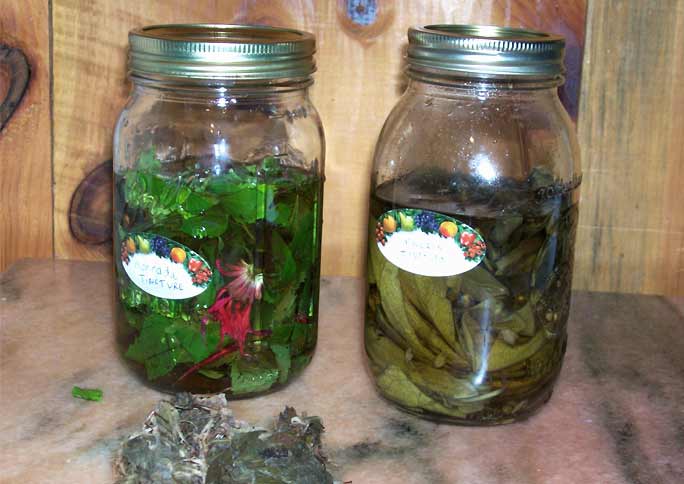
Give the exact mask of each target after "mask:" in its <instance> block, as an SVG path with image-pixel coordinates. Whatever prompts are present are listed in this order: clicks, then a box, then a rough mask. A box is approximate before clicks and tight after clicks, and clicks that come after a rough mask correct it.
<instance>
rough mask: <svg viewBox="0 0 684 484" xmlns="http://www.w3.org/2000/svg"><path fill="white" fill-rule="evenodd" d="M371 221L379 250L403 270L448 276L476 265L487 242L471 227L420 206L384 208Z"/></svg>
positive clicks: (481, 257) (480, 259)
mask: <svg viewBox="0 0 684 484" xmlns="http://www.w3.org/2000/svg"><path fill="white" fill-rule="evenodd" d="M375 221H376V224H375V240H376V242H377V247H378V249H379V251H380V253H381V254H382V255H383V256H384V257H385V258H386V259H387V260H388V261H389V262H390V263H392V264H394V265H395V266H397V267H398V268H399V269H402V270H404V271H406V272H410V273H413V274H418V275H421V276H433V277H450V276H454V275H457V274H462V273H464V272H467V271H469V270H471V269H473V268H475V266H477V265H478V264H479V263H480V262H481V261H482V259H483V258H484V256H485V252H486V249H487V246H486V244H485V242H484V240H483V239H482V237H481V236H480V235H479V234H478V233H477V231H476V230H475V229H473V228H472V227H470V226H468V225H466V224H464V223H463V222H461V221H459V220H457V219H455V218H453V217H450V216H449V215H445V214H443V213H439V212H433V211H431V210H425V209H420V208H400V209H393V210H388V211H387V212H385V213H383V214H382V215H380V216H379V217H378V218H377V219H376V220H375Z"/></svg>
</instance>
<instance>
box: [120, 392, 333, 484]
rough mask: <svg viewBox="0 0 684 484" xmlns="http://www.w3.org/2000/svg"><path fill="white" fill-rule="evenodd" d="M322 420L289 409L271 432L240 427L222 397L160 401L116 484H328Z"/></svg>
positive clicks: (123, 452) (131, 440)
mask: <svg viewBox="0 0 684 484" xmlns="http://www.w3.org/2000/svg"><path fill="white" fill-rule="evenodd" d="M322 433H323V424H322V423H321V420H320V419H319V418H318V417H306V416H299V415H297V412H296V411H295V410H294V409H293V408H291V407H286V408H285V410H284V411H283V412H282V413H281V414H280V416H279V417H278V420H277V421H276V423H275V426H274V428H273V429H271V430H267V429H263V428H258V427H254V426H252V425H250V424H248V423H246V422H241V421H239V420H236V419H235V418H234V417H233V415H232V412H231V410H230V409H229V408H228V402H227V400H226V398H225V396H224V395H216V396H198V395H190V394H188V393H182V394H178V395H177V396H176V397H175V398H174V399H173V400H172V401H167V400H162V401H160V402H159V403H158V404H157V406H156V407H155V409H154V410H153V411H152V413H150V415H149V416H148V417H147V419H146V420H145V422H144V423H143V428H142V431H140V432H137V433H135V434H133V435H131V436H130V437H128V438H127V439H126V440H125V441H124V442H123V444H122V445H121V449H120V451H119V454H118V456H117V459H116V463H115V467H116V472H117V478H118V480H117V481H116V482H117V484H153V483H154V484H159V483H174V484H176V483H177V484H248V483H249V484H252V483H265V484H266V483H267V484H325V483H330V484H332V483H334V480H333V477H332V475H331V474H330V473H329V472H328V471H327V470H326V466H325V464H326V459H325V457H324V456H323V452H322V444H321V435H322Z"/></svg>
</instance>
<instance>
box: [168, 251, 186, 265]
mask: <svg viewBox="0 0 684 484" xmlns="http://www.w3.org/2000/svg"><path fill="white" fill-rule="evenodd" d="M170 257H171V260H172V261H174V262H176V263H178V264H182V263H183V262H184V261H185V257H186V254H185V251H184V250H183V249H181V248H180V247H174V248H173V249H171V254H170Z"/></svg>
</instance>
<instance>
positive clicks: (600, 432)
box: [0, 260, 684, 484]
mask: <svg viewBox="0 0 684 484" xmlns="http://www.w3.org/2000/svg"><path fill="white" fill-rule="evenodd" d="M321 291H322V295H321V316H320V339H319V347H318V350H317V354H316V357H315V358H314V360H313V362H312V364H311V365H310V367H309V368H308V369H307V370H306V371H305V372H304V373H303V375H302V376H301V377H300V378H299V379H297V380H296V381H294V382H293V383H292V384H291V385H289V386H288V387H287V388H285V389H284V390H282V391H280V392H277V393H274V394H271V395H268V396H264V397H260V398H255V399H251V400H240V401H236V402H233V403H232V404H231V406H232V408H233V411H234V414H235V416H236V417H237V418H239V419H243V420H248V421H250V422H252V423H257V424H261V425H266V424H268V423H269V421H270V420H271V419H273V418H274V417H275V416H276V415H277V413H278V412H280V411H281V410H282V409H283V407H284V406H285V405H286V404H287V405H293V406H294V407H296V408H297V409H298V410H300V411H306V412H307V413H308V414H310V415H311V414H313V415H319V416H321V417H322V418H323V421H324V423H325V426H326V429H327V432H326V434H325V438H324V444H325V448H326V449H327V453H328V455H329V457H330V459H331V462H332V471H333V473H334V474H335V475H336V477H337V478H338V479H342V480H345V481H352V482H353V483H354V484H373V483H382V484H393V483H401V484H410V483H429V484H442V483H445V484H446V483H468V484H478V483H525V484H530V483H545V484H547V483H572V484H575V483H649V484H650V483H663V482H672V483H675V482H677V483H680V482H682V479H684V477H683V476H684V403H683V402H684V351H682V346H683V344H684V317H683V316H682V314H681V312H680V309H677V306H679V307H680V308H681V307H682V301H681V300H678V301H668V300H666V299H663V298H660V297H653V296H634V295H618V294H605V293H577V294H575V296H574V300H573V310H572V316H571V321H570V323H569V343H568V353H567V356H566V360H565V366H564V368H563V371H562V374H561V378H560V381H559V383H558V386H557V387H556V391H555V393H554V395H553V397H552V398H551V401H550V402H549V403H548V404H547V405H546V406H545V407H544V408H543V409H542V411H541V412H540V413H538V414H537V415H536V416H534V417H533V418H532V419H530V420H528V421H527V422H524V423H518V424H512V425H508V426H503V427H487V428H465V427H456V426H449V425H439V424H435V423H432V422H428V421H424V420H420V419H418V418H415V417H412V416H410V415H407V414H404V413H402V412H400V411H398V410H396V409H395V408H394V407H392V406H391V405H389V404H387V403H385V401H383V400H382V399H380V398H379V397H378V396H377V394H376V393H375V391H374V388H373V386H372V384H371V381H370V379H369V376H368V373H367V370H366V367H365V363H364V355H363V346H362V332H361V330H362V324H363V323H362V314H363V291H364V285H363V282H362V281H361V280H358V279H349V278H328V279H324V281H323V282H322V287H321ZM111 304H112V285H111V271H110V269H109V266H108V265H107V264H104V263H89V262H52V261H35V260H34V261H23V262H20V263H18V264H15V265H14V266H13V267H11V268H10V269H9V270H8V271H7V272H5V273H3V274H1V275H0V344H1V346H0V362H1V363H0V412H1V413H0V415H1V417H2V418H1V419H0V435H2V438H1V439H0V482H3V483H22V484H28V483H48V482H49V483H70V484H71V483H88V484H90V483H106V482H111V481H112V478H113V471H112V465H111V462H112V457H113V455H114V453H115V452H116V449H117V448H118V445H119V442H120V439H121V438H122V437H124V436H125V435H127V434H129V433H131V432H132V431H133V430H137V429H139V428H140V424H141V423H142V421H143V419H144V418H145V416H146V415H147V414H148V413H149V412H150V410H151V409H152V408H153V407H154V404H155V402H156V401H157V400H158V399H159V398H160V397H162V396H163V394H160V393H158V392H156V391H154V390H151V389H148V388H146V387H145V386H143V385H142V384H141V383H139V382H138V380H136V379H135V378H133V377H132V376H131V375H130V374H129V373H128V371H127V370H126V369H125V367H124V366H123V365H122V363H121V362H120V361H119V359H118V356H117V354H116V351H115V347H114V336H113V329H114V324H113V321H112V307H111ZM72 385H79V386H84V387H98V388H102V389H103V390H104V394H105V396H104V399H103V401H101V402H99V403H98V402H87V401H84V400H77V399H74V398H72V397H71V394H70V391H71V387H72Z"/></svg>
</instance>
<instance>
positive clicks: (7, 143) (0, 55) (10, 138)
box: [0, 0, 53, 270]
mask: <svg viewBox="0 0 684 484" xmlns="http://www.w3.org/2000/svg"><path fill="white" fill-rule="evenodd" d="M49 26H50V21H49V12H48V4H47V2H26V1H25V0H2V1H0V102H2V105H1V106H0V130H1V131H0V270H3V268H4V267H6V266H7V265H8V264H9V263H11V262H12V261H14V260H16V259H19V258H22V257H50V256H51V255H52V253H53V247H52V173H51V172H52V164H51V154H50V151H51V149H52V136H51V133H50V38H49V35H48V32H49ZM28 66H30V72H29V67H28ZM27 81H28V82H27Z"/></svg>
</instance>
